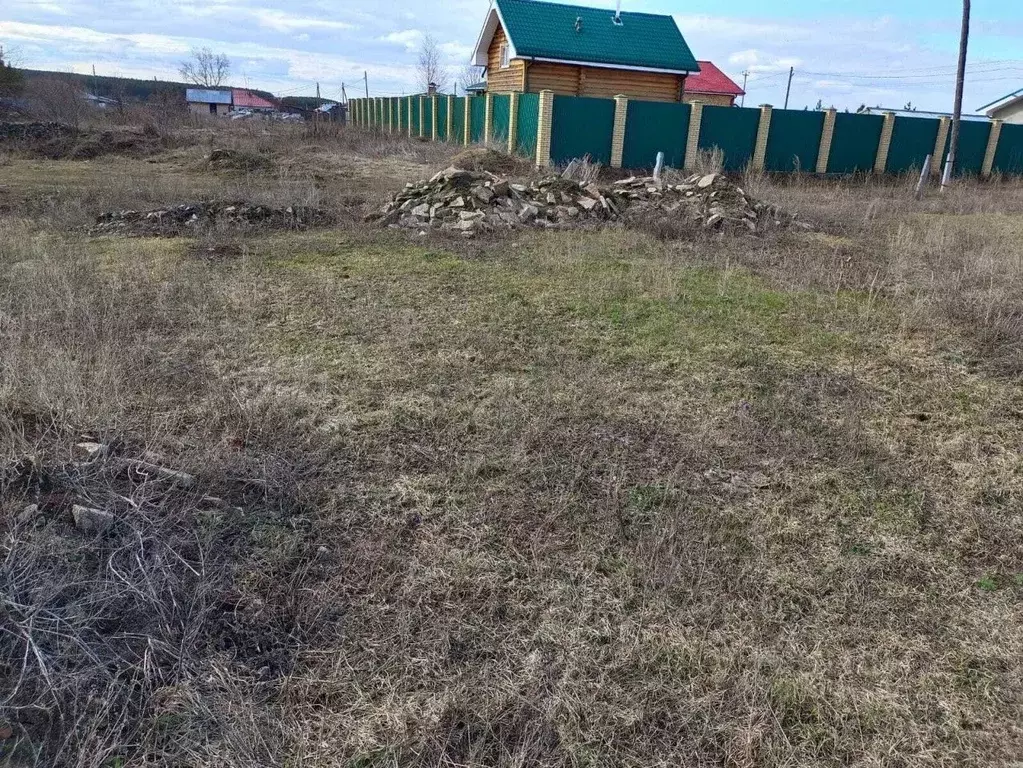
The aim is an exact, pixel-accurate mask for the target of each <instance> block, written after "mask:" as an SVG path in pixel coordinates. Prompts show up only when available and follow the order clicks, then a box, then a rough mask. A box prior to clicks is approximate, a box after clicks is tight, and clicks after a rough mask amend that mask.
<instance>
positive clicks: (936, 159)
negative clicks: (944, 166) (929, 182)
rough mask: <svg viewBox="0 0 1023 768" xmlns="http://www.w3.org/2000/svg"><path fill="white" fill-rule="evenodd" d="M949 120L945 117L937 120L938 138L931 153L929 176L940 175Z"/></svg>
mask: <svg viewBox="0 0 1023 768" xmlns="http://www.w3.org/2000/svg"><path fill="white" fill-rule="evenodd" d="M951 122H952V121H951V120H949V118H947V117H942V118H939V119H938V136H937V138H936V139H935V140H934V152H932V153H931V175H932V176H933V175H934V174H936V173H941V156H942V155H943V154H944V153H945V141H946V140H947V139H948V126H949V125H950V124H951Z"/></svg>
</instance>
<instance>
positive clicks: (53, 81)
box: [25, 76, 90, 129]
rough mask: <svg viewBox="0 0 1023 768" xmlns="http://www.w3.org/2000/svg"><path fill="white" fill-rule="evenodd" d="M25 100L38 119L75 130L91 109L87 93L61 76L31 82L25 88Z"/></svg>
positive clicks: (34, 79) (41, 78)
mask: <svg viewBox="0 0 1023 768" xmlns="http://www.w3.org/2000/svg"><path fill="white" fill-rule="evenodd" d="M25 99H26V100H27V101H28V104H29V108H30V109H31V111H32V112H33V113H34V114H35V115H36V116H37V117H39V118H42V119H43V120H52V121H54V122H57V123H64V124H65V125H70V126H71V127H72V128H75V129H77V128H78V127H79V126H80V125H81V123H82V120H83V119H84V118H85V116H86V114H87V113H88V112H89V109H90V107H89V104H88V102H86V100H85V91H84V90H82V88H81V87H79V86H78V85H76V84H75V83H74V82H72V81H71V80H70V79H68V78H64V77H59V76H57V77H40V78H33V79H31V80H29V82H28V84H27V85H26V86H25Z"/></svg>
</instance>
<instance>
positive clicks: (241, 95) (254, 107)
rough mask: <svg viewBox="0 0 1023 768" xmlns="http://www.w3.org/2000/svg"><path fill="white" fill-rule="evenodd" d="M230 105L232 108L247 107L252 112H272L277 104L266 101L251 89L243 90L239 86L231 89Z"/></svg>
mask: <svg viewBox="0 0 1023 768" xmlns="http://www.w3.org/2000/svg"><path fill="white" fill-rule="evenodd" d="M231 106H232V107H233V108H234V109H248V110H251V111H253V112H273V111H275V110H276V109H277V106H276V105H275V104H273V103H272V102H269V101H267V100H266V99H264V98H263V97H262V96H257V95H256V94H254V93H253V92H252V91H244V90H241V89H240V88H233V89H231Z"/></svg>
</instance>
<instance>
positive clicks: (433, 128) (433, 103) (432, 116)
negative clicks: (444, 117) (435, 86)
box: [430, 93, 437, 141]
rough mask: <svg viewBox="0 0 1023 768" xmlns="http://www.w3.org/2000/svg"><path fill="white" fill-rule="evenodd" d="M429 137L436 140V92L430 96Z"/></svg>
mask: <svg viewBox="0 0 1023 768" xmlns="http://www.w3.org/2000/svg"><path fill="white" fill-rule="evenodd" d="M430 138H431V139H433V140H434V141H436V140H437V94H436V93H435V94H433V96H431V97H430Z"/></svg>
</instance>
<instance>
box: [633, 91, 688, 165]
mask: <svg viewBox="0 0 1023 768" xmlns="http://www.w3.org/2000/svg"><path fill="white" fill-rule="evenodd" d="M691 113H692V107H690V106H689V105H688V104H670V103H667V102H657V101H630V102H629V109H628V112H627V113H626V121H625V146H624V148H623V152H622V165H623V166H625V167H626V168H649V167H650V166H652V165H653V164H654V160H655V158H656V157H657V153H658V152H663V153H664V164H665V165H667V166H669V167H672V168H681V167H682V165H683V164H684V163H685V159H686V138H687V137H688V135H689V117H690V114H691Z"/></svg>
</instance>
